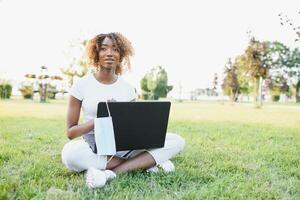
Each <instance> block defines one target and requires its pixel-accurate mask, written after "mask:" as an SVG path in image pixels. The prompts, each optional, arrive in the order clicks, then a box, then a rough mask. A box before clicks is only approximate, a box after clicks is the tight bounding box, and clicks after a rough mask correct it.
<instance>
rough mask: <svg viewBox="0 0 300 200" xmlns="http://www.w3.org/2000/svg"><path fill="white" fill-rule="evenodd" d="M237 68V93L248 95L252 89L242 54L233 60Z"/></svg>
mask: <svg viewBox="0 0 300 200" xmlns="http://www.w3.org/2000/svg"><path fill="white" fill-rule="evenodd" d="M234 65H235V66H236V70H237V80H238V85H239V93H241V94H244V95H247V96H248V95H249V94H250V93H251V91H252V90H253V84H252V82H251V77H250V74H249V73H248V70H247V65H246V63H245V62H244V60H243V57H242V56H237V57H236V58H235V61H234Z"/></svg>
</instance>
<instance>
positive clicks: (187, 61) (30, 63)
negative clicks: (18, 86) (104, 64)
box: [0, 0, 300, 92]
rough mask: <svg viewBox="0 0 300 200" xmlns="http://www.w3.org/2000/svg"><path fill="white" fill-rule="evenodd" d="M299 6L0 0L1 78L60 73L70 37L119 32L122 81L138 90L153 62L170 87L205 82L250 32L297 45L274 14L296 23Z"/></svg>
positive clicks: (288, 0)
mask: <svg viewBox="0 0 300 200" xmlns="http://www.w3.org/2000/svg"><path fill="white" fill-rule="evenodd" d="M299 11H300V1H299V0H284V1H283V0H282V1H262V0H248V1H239V0H236V1H234V0H226V1H214V0H212V1H205V2H204V1H197V0H195V1H192V0H181V1H175V0H164V1H162V0H149V1H140V0H127V1H125V0H120V1H112V0H109V1H108V0H106V1H101V0H97V1H91V0H82V1H79V0H78V1H62V0H57V1H56V0H49V1H46V0H44V1H41V0H36V1H33V0H27V1H24V0H20V1H16V0H0V27H1V29H0V78H3V77H4V78H6V79H10V80H12V81H13V82H16V81H18V80H21V79H22V78H23V77H24V74H26V73H37V72H38V71H39V68H40V66H41V65H45V66H47V67H48V68H49V73H50V74H56V73H59V72H60V71H59V68H60V67H63V66H65V65H66V63H67V58H66V55H65V53H64V52H66V51H68V48H69V44H70V41H72V40H74V39H77V38H84V39H89V38H91V37H92V36H94V35H96V34H99V33H103V32H105V33H106V32H114V31H117V32H121V33H123V34H124V35H125V36H126V37H127V38H128V39H129V40H131V42H132V44H133V46H134V48H135V52H136V54H135V57H134V58H133V70H132V72H131V73H130V74H126V75H125V78H126V79H127V80H128V81H129V82H131V83H132V84H133V85H135V86H136V87H139V81H140V79H141V78H142V77H143V75H144V74H145V73H146V72H147V71H148V70H149V69H150V68H151V67H153V66H156V65H161V66H163V67H164V68H165V69H166V71H167V72H168V76H169V82H170V84H172V85H174V86H175V90H176V88H178V85H179V84H181V85H182V87H183V90H184V91H186V92H187V91H190V90H192V89H194V88H205V87H211V85H212V80H213V74H214V73H218V75H219V76H220V75H221V74H222V72H223V69H224V65H225V63H226V61H227V59H228V58H229V57H235V56H237V55H238V54H241V53H242V52H243V51H244V49H245V48H246V46H247V42H248V39H249V38H248V36H247V34H246V32H247V31H248V30H251V31H252V35H254V36H255V37H256V38H258V39H259V40H270V41H273V40H278V41H281V42H283V43H285V44H287V45H289V46H295V45H298V46H300V44H299V43H298V44H295V42H294V39H295V37H296V35H295V33H294V32H293V31H292V30H291V28H290V27H288V26H286V27H284V26H281V25H280V20H279V17H278V14H279V13H281V12H282V13H283V14H286V15H287V16H288V17H290V18H291V19H292V20H294V22H296V24H298V25H300V14H298V12H299ZM220 82H221V80H220Z"/></svg>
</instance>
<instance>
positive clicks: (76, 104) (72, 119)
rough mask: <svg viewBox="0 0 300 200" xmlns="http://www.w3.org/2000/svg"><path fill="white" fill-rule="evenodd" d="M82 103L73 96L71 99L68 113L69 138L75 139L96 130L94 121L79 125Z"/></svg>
mask: <svg viewBox="0 0 300 200" xmlns="http://www.w3.org/2000/svg"><path fill="white" fill-rule="evenodd" d="M80 109H81V101H79V100H78V99H76V98H75V97H73V96H70V97H69V106H68V113H67V136H68V138H69V139H70V140H71V139H74V138H76V137H79V136H81V135H83V134H85V133H88V132H90V131H91V130H93V129H94V120H93V119H91V120H89V121H87V122H85V123H83V124H80V125H78V121H79V117H80Z"/></svg>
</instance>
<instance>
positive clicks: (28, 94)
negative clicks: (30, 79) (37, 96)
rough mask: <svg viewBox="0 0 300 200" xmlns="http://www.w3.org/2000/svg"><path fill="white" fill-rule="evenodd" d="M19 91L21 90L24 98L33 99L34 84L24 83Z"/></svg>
mask: <svg viewBox="0 0 300 200" xmlns="http://www.w3.org/2000/svg"><path fill="white" fill-rule="evenodd" d="M19 91H20V92H21V94H22V96H23V97H24V99H31V98H33V86H32V85H27V84H24V83H23V84H22V86H21V87H20V88H19Z"/></svg>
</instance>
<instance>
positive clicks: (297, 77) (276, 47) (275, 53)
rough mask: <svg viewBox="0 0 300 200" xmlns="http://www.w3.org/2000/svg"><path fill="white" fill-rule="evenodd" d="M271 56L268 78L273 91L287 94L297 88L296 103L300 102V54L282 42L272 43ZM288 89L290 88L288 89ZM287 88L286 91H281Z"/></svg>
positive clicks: (296, 49) (297, 50)
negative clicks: (299, 83)
mask: <svg viewBox="0 0 300 200" xmlns="http://www.w3.org/2000/svg"><path fill="white" fill-rule="evenodd" d="M269 48H270V50H269V54H270V57H271V58H272V60H271V66H272V67H271V69H270V73H269V76H268V79H269V86H270V89H271V90H277V91H281V93H285V94H287V92H289V87H291V86H293V87H295V90H296V92H295V97H296V101H297V102H299V101H300V97H299V89H300V88H299V87H297V86H298V82H300V52H299V49H298V48H295V49H293V50H292V49H290V48H288V47H287V46H286V45H284V44H282V43H280V42H272V43H270V47H269ZM287 87H288V88H287ZM280 88H285V89H280Z"/></svg>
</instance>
